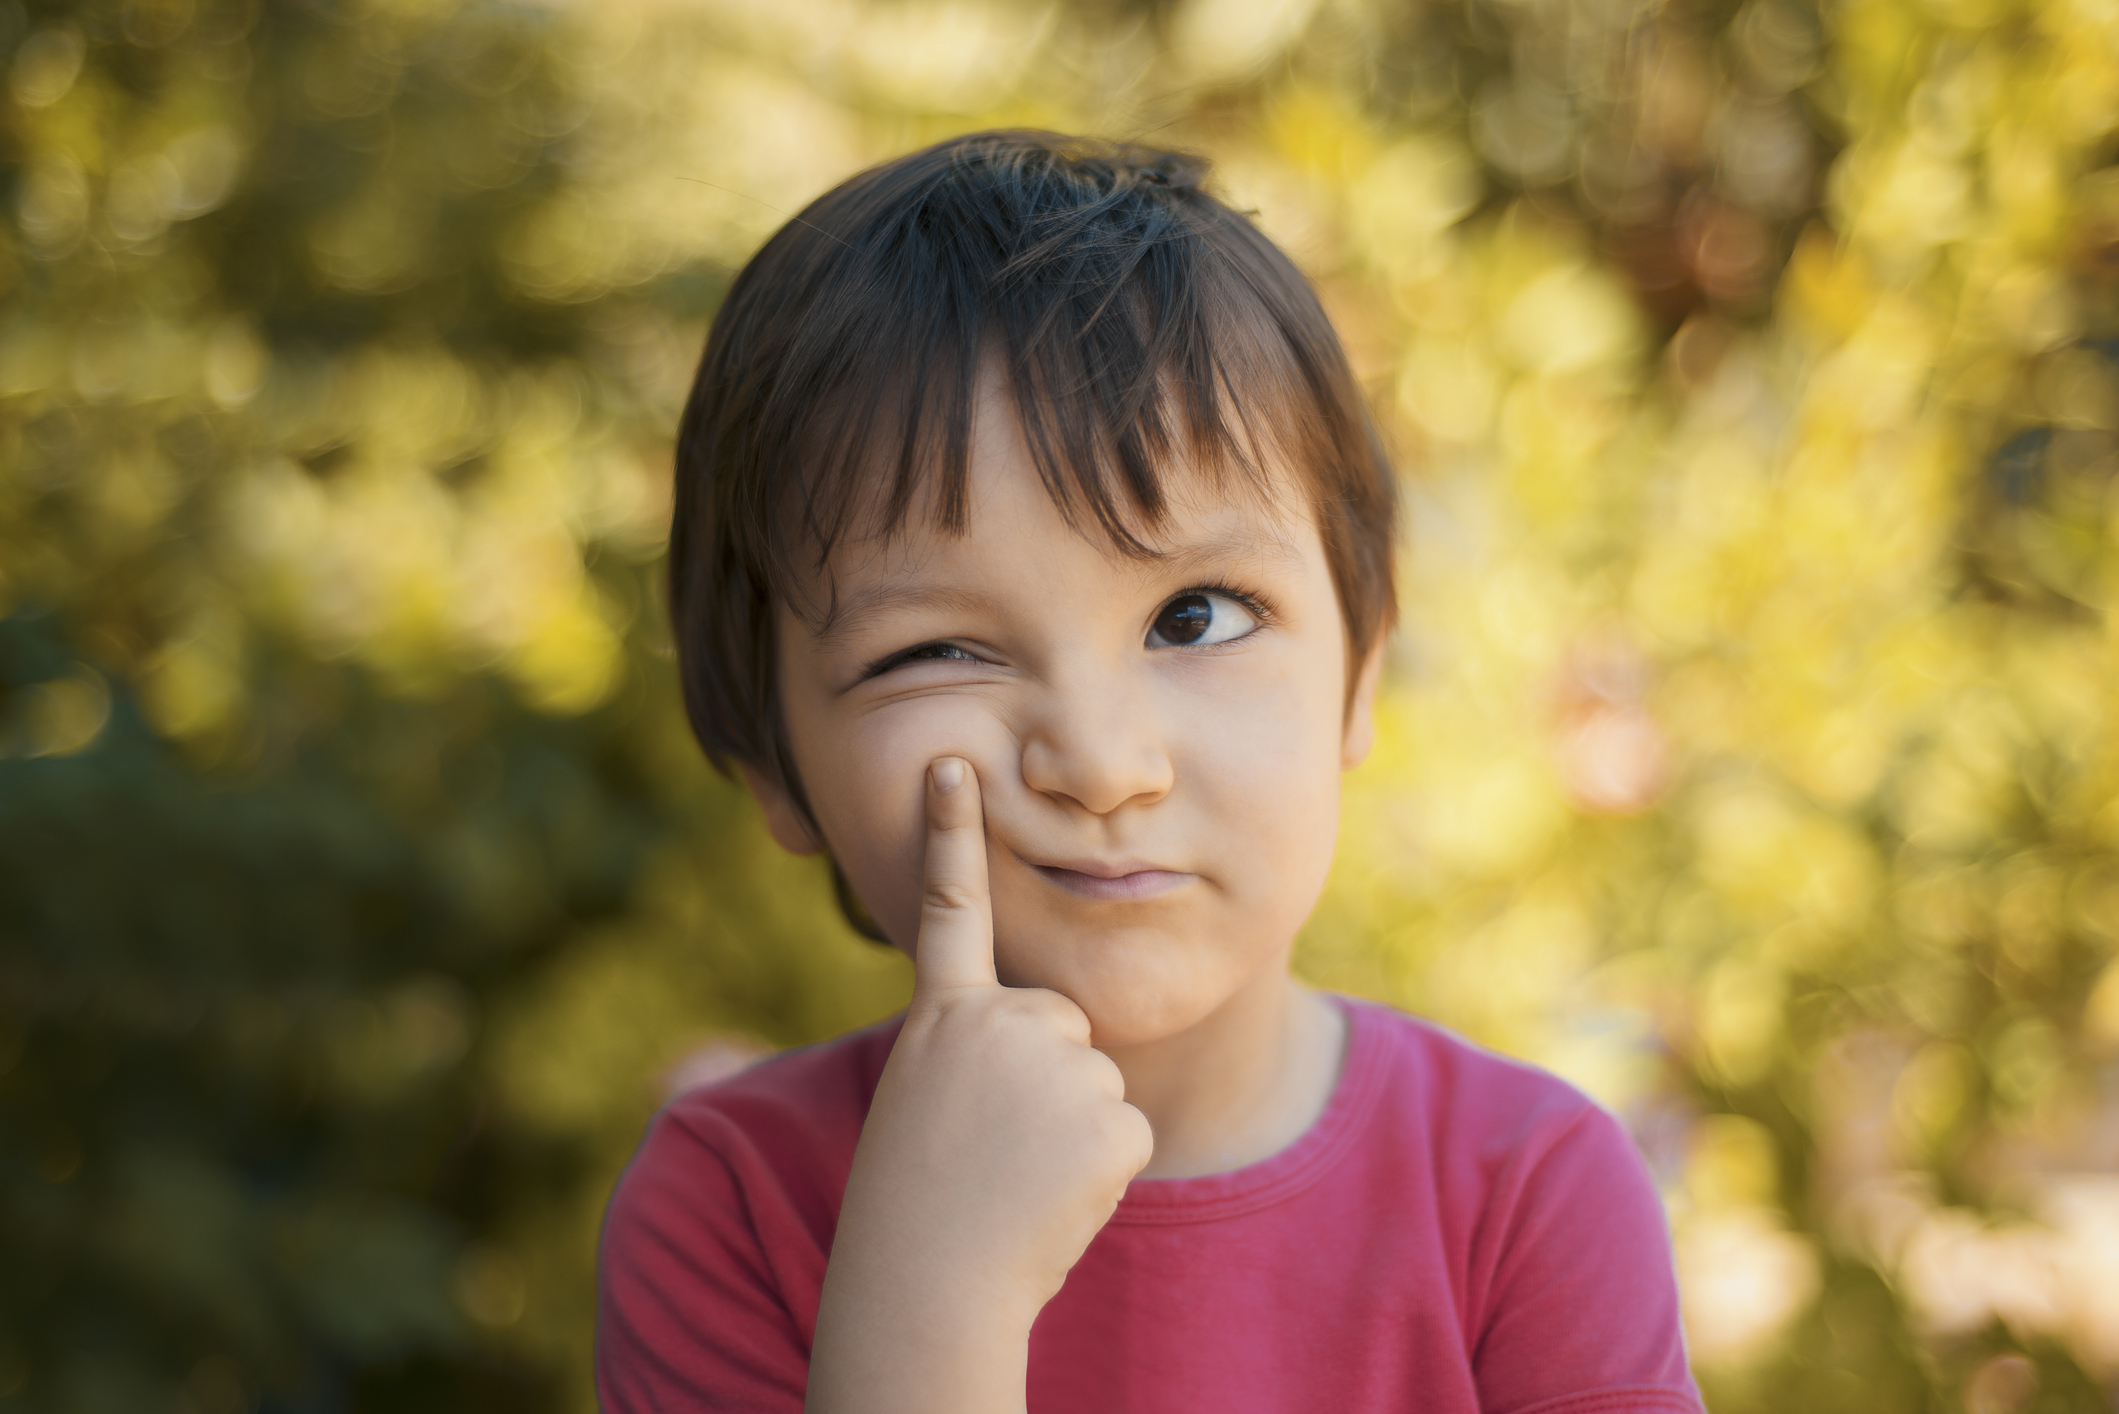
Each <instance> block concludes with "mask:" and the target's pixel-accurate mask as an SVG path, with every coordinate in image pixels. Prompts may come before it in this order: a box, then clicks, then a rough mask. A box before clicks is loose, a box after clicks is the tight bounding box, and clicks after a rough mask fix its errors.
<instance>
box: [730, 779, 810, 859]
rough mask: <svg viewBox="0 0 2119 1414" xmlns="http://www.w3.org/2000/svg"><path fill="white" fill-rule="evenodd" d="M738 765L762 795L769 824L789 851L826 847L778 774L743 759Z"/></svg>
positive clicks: (775, 837)
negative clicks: (760, 768) (762, 769)
mask: <svg viewBox="0 0 2119 1414" xmlns="http://www.w3.org/2000/svg"><path fill="white" fill-rule="evenodd" d="M736 766H737V769H738V770H740V771H742V772H743V780H744V782H745V784H747V785H748V786H749V787H750V793H751V794H752V795H754V796H756V797H757V798H758V804H759V806H760V807H761V808H762V809H763V810H764V811H765V828H766V830H767V831H768V832H770V833H771V835H772V837H773V842H774V843H776V844H778V845H779V846H780V848H782V849H784V850H786V851H787V852H788V853H789V854H815V853H816V852H817V851H818V850H820V849H822V848H823V847H824V842H823V841H822V840H820V839H818V838H817V832H816V831H815V830H812V829H811V828H810V827H809V821H807V820H805V819H803V818H802V812H801V811H800V810H799V809H797V808H796V807H795V798H794V797H793V796H792V795H790V794H788V791H787V787H786V786H784V785H782V784H780V781H779V779H778V778H777V777H775V776H772V775H769V774H767V773H766V772H764V771H761V770H759V769H758V768H757V767H756V766H753V765H751V764H750V762H748V761H739V762H737V763H736Z"/></svg>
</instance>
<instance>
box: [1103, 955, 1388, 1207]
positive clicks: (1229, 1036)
mask: <svg viewBox="0 0 2119 1414" xmlns="http://www.w3.org/2000/svg"><path fill="white" fill-rule="evenodd" d="M1345 1029H1346V1022H1345V1018H1344V1017H1343V1016H1342V1015H1341V1014H1340V1011H1339V1009H1338V1008H1337V1007H1336V1006H1333V1005H1332V1004H1331V1003H1330V1002H1328V1001H1326V1000H1325V999H1324V998H1322V997H1320V996H1318V995H1317V994H1316V993H1315V992H1312V991H1310V990H1308V989H1307V988H1305V987H1302V986H1300V985H1298V984H1297V983H1296V982H1295V981H1294V979H1293V978H1291V977H1289V976H1288V975H1287V973H1286V972H1285V971H1284V970H1277V969H1276V970H1273V971H1270V972H1268V974H1267V975H1266V976H1264V977H1262V978H1261V979H1260V982H1259V985H1257V986H1253V987H1246V988H1245V989H1244V990H1243V991H1241V992H1239V993H1237V994H1236V995H1235V996H1233V997H1231V998H1230V999H1229V1000H1228V1001H1227V1002H1225V1003H1223V1004H1222V1006H1221V1007H1220V1008H1218V1009H1217V1010H1215V1011H1214V1012H1213V1013H1211V1014H1210V1015H1208V1016H1207V1017H1206V1018H1205V1019H1203V1020H1201V1021H1200V1022H1198V1023H1197V1024H1195V1025H1193V1026H1191V1027H1189V1028H1187V1029H1186V1030H1183V1031H1180V1032H1178V1033H1177V1034H1176V1035H1174V1036H1166V1037H1163V1038H1162V1039H1161V1040H1157V1041H1150V1042H1145V1043H1143V1044H1141V1045H1136V1046H1116V1047H1111V1048H1108V1049H1107V1050H1106V1051H1105V1054H1106V1055H1108V1056H1110V1057H1111V1059H1112V1061H1113V1062H1115V1063H1116V1064H1117V1066H1118V1069H1119V1073H1120V1074H1121V1075H1123V1076H1124V1077H1125V1081H1126V1100H1127V1101H1128V1103H1130V1104H1132V1105H1134V1106H1135V1107H1136V1108H1138V1109H1139V1110H1140V1111H1141V1113H1142V1114H1145V1115H1146V1116H1147V1117H1148V1123H1149V1125H1150V1126H1151V1127H1152V1128H1153V1129H1154V1131H1155V1157H1154V1158H1153V1159H1152V1160H1151V1161H1150V1162H1149V1164H1148V1166H1147V1167H1146V1168H1145V1169H1143V1170H1141V1173H1140V1176H1141V1177H1142V1178H1192V1177H1197V1176H1198V1175H1201V1174H1209V1173H1226V1172H1228V1171H1229V1170H1231V1169H1238V1168H1242V1167H1244V1166H1245V1165H1246V1164H1253V1163H1256V1162H1258V1161H1259V1160H1260V1159H1264V1158H1267V1157H1269V1156H1271V1155H1273V1154H1276V1153H1278V1152H1279V1151H1280V1150H1282V1149H1284V1148H1286V1147H1287V1146H1288V1145H1289V1144H1292V1143H1293V1142H1294V1141H1295V1140H1296V1139H1297V1138H1298V1137H1300V1136H1301V1134H1302V1133H1303V1131H1304V1130H1306V1129H1308V1128H1309V1127H1310V1126H1311V1125H1312V1124H1314V1123H1315V1122H1316V1120H1317V1117H1318V1115H1320V1114H1321V1113H1323V1111H1324V1107H1325V1104H1326V1102H1327V1101H1328V1100H1330V1098H1331V1094H1332V1087H1333V1085H1334V1084H1335V1083H1337V1081H1338V1078H1339V1064H1340V1058H1341V1053H1342V1051H1343V1050H1344V1043H1345V1036H1344V1033H1345Z"/></svg>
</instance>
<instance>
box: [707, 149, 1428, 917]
mask: <svg viewBox="0 0 2119 1414" xmlns="http://www.w3.org/2000/svg"><path fill="white" fill-rule="evenodd" d="M1205 173H1206V163H1205V162H1204V161H1202V160H1201V159H1199V158H1197V157H1192V156H1189V155H1185V154H1181V153H1173V152H1159V151H1153V150H1150V149H1147V148H1141V147H1133V146H1124V145H1119V144H1112V143H1103V142H1094V141H1089V140H1085V139H1081V138H1071V137H1064V136H1061V135H1059V134H1056V133H1043V132H1026V131H1007V132H986V133H975V134H972V135H971V136H968V137H960V138H955V139H952V140H950V141H948V142H944V143H939V144H937V145H935V146H933V147H930V148H927V149H925V150H923V151H920V152H915V153H912V154H911V155H910V156H906V157H900V158H898V159H896V160H895V161H891V162H886V163H884V164H882V165H881V166H879V167H873V168H870V169H869V170H868V171H866V172H863V173H861V174H860V175H858V176H856V177H853V178H852V179H850V180H848V181H846V182H844V183H842V184H841V185H839V186H838V187H836V188H834V189H833V190H831V191H830V192H828V193H826V194H825V195H824V196H821V197H819V198H818V199H817V200H816V201H815V202H813V203H811V204H810V206H809V207H808V208H806V209H805V210H804V211H803V212H802V214H801V215H799V216H797V217H795V218H794V219H793V220H792V221H790V222H788V223H787V224H786V225H785V226H782V227H781V228H780V230H779V231H778V232H777V233H776V234H775V235H774V236H773V237H772V239H770V240H769V241H767V242H766V243H765V245H764V247H763V248H762V249H760V250H759V252H758V253H757V255H755V256H753V257H752V258H751V261H750V263H749V264H748V265H746V266H745V267H744V268H743V271H742V273H741V274H739V275H738V276H737V277H736V279H735V282H734V283H733V284H732V285H731V286H730V288H729V292H728V297H727V299H726V300H725V301H724V302H723V303H722V305H721V309H720V312H719V313H718V314H717V315H716V316H715V318H714V326H713V332H712V333H711V334H710V335H709V336H708V338H707V344H706V353H705V356H704V357H703V358H702V359H701V360H700V363H699V374H698V377H697V379H696V380H695V381H694V383H693V385H692V392H691V398H690V401H689V402H688V403H687V404H686V406H685V410H684V418H683V422H682V424H681V426H680V428H679V432H678V440H677V486H676V506H675V517H674V522H673V524H672V526H671V530H670V616H671V621H672V626H673V628H674V630H675V636H676V645H677V656H678V665H679V669H680V672H681V675H682V680H683V684H684V702H685V708H686V710H687V712H689V714H690V716H691V723H692V729H693V731H694V732H696V733H697V734H698V737H699V741H700V744H701V745H702V746H704V747H705V749H706V754H707V755H708V757H709V758H711V759H712V760H713V762H714V763H715V765H717V766H719V767H721V768H723V769H726V768H727V767H728V766H729V765H730V764H731V763H732V762H734V761H741V762H746V763H748V764H750V765H752V766H754V767H756V768H758V769H761V770H763V771H765V772H767V773H768V774H771V775H773V776H776V777H777V778H778V779H780V780H781V781H783V782H784V783H785V784H786V785H787V787H788V789H789V792H790V794H791V795H792V796H793V798H794V800H795V801H796V803H797V804H798V805H799V806H800V807H801V808H803V809H804V810H805V811H806V810H807V802H806V797H805V795H804V793H803V790H802V785H801V782H800V780H799V778H798V777H797V776H796V774H795V771H794V763H793V761H792V759H791V757H790V756H789V754H788V750H787V744H786V740H785V735H784V732H783V731H782V726H781V717H780V710H779V703H778V687H777V674H776V672H775V661H776V658H775V644H774V606H775V604H781V603H784V604H787V605H789V606H790V608H792V609H794V610H795V611H796V612H797V613H798V614H799V615H800V616H802V617H804V618H806V619H810V620H813V621H814V620H818V619H821V618H822V617H824V616H826V615H828V614H829V613H830V612H831V611H832V605H831V601H830V598H829V592H828V590H827V595H826V598H825V599H824V601H823V602H821V603H820V602H818V601H817V600H816V599H815V598H814V596H804V595H803V594H802V592H801V585H802V584H803V583H804V582H805V581H806V580H808V579H809V578H810V577H811V576H814V575H815V574H817V573H818V572H820V571H822V570H823V569H824V567H825V563H826V560H827V559H828V557H829V555H830V553H831V550H832V547H833V546H834V545H835V544H837V543H838V542H839V541H840V539H841V538H842V537H844V536H846V535H847V534H849V533H862V532H880V533H883V534H886V535H887V534H891V533H894V532H895V531H897V530H898V529H899V528H900V527H901V526H902V525H903V524H904V522H905V519H906V517H907V516H908V515H909V514H911V512H912V509H913V507H914V505H915V504H916V503H920V504H924V505H927V506H931V507H932V508H933V514H934V515H935V517H936V519H937V521H938V522H939V524H940V526H941V528H942V529H943V530H945V531H948V532H959V531H961V530H962V529H963V527H964V525H965V517H966V483H967V479H968V463H969V444H970V433H971V419H972V408H973V406H974V404H975V402H976V394H977V387H978V379H979V376H980V371H981V368H982V366H985V365H986V364H987V363H988V362H989V361H993V366H996V367H998V368H999V369H1000V370H1001V372H1002V376H1003V378H1004V380H1005V384H1006V387H1007V389H1008V392H1009V394H1010V396H1011V398H1012V400H1013V403H1014V408H1015V412H1016V415H1017V417H1018V418H1019V419H1020V421H1021V424H1022V429H1023V434H1024V439H1025V441H1026V442H1027V444H1028V447H1029V450H1030V453H1031V456H1032V459H1033V460H1034V461H1035V463H1036V465H1037V468H1038V472H1039V474H1040V475H1041V476H1042V477H1043V479H1044V482H1045V486H1046V489H1047V490H1048V491H1049V493H1050V494H1051V496H1052V498H1053V501H1054V503H1055V504H1056V505H1057V506H1058V507H1059V509H1060V511H1061V512H1062V514H1064V515H1065V516H1066V518H1067V520H1068V522H1069V523H1070V524H1072V525H1074V526H1075V527H1076V528H1077V529H1080V530H1082V531H1083V532H1084V533H1095V534H1099V535H1101V536H1103V537H1105V538H1106V539H1107V540H1108V541H1109V542H1110V543H1111V544H1112V545H1113V546H1115V547H1116V548H1118V549H1119V550H1121V551H1123V552H1125V553H1128V554H1137V555H1152V554H1153V553H1154V551H1153V549H1152V547H1151V546H1150V545H1148V544H1147V543H1145V542H1144V541H1142V540H1141V539H1140V538H1139V536H1138V535H1137V534H1136V531H1135V527H1145V528H1147V529H1151V530H1152V529H1153V527H1154V526H1155V525H1157V524H1158V523H1159V521H1160V520H1161V518H1162V516H1163V515H1164V514H1165V511H1166V507H1167V504H1168V493H1167V491H1166V489H1165V485H1164V479H1165V476H1166V475H1167V474H1168V473H1169V472H1170V470H1171V468H1172V467H1173V466H1175V465H1177V464H1178V462H1179V461H1180V460H1182V462H1183V464H1184V465H1185V466H1187V467H1188V468H1196V469H1200V470H1204V471H1206V472H1208V473H1210V474H1213V475H1215V476H1217V477H1222V478H1236V479H1238V480H1241V481H1242V482H1244V483H1247V484H1249V485H1251V486H1254V487H1257V488H1259V489H1261V490H1264V491H1265V492H1267V493H1268V494H1270V493H1271V492H1272V490H1273V489H1274V487H1273V483H1272V479H1271V476H1270V474H1269V469H1268V465H1267V464H1268V463H1269V462H1271V461H1280V462H1284V463H1286V464H1287V465H1290V466H1292V467H1293V468H1295V469H1296V473H1297V475H1298V476H1299V477H1300V478H1301V481H1302V485H1303V488H1304V489H1305V490H1306V492H1307V493H1308V495H1309V498H1310V502H1311V510H1312V512H1313V514H1314V516H1315V519H1316V523H1317V526H1318V530H1319V532H1320V534H1321V536H1322V538H1323V542H1324V550H1325V554H1326V557H1327V558H1328V560H1329V562H1330V564H1331V570H1332V576H1333V582H1334V586H1335V588H1336V589H1337V591H1338V596H1339V605H1340V610H1341V613H1342V614H1343V615H1344V617H1345V621H1346V632H1347V640H1348V645H1349V648H1350V650H1351V651H1350V653H1349V657H1348V672H1349V674H1350V676H1349V687H1350V688H1351V685H1352V677H1351V675H1352V674H1353V673H1355V672H1358V671H1359V666H1360V663H1361V660H1362V659H1363V657H1365V656H1366V654H1367V652H1368V650H1369V649H1370V648H1371V647H1372V646H1373V645H1374V644H1375V643H1376V641H1377V640H1378V638H1379V637H1380V636H1381V635H1382V634H1383V633H1384V632H1385V631H1386V630H1387V629H1388V628H1389V626H1390V623H1391V620H1392V619H1393V617H1394V614H1395V603H1394V599H1393V595H1392V584H1391V548H1392V542H1393V535H1394V525H1393V518H1394V507H1395V496H1394V485H1395V483H1394V481H1393V479H1392V475H1391V470H1390V466H1389V464H1388V462H1387V461H1386V459H1385V457H1384V454H1383V451H1382V449H1381V447H1380V445H1379V444H1378V442H1377V440H1376V437H1375V434H1374V431H1373V429H1372V428H1371V426H1370V424H1369V421H1368V418H1367V415H1366V413H1365V412H1364V410H1363V407H1362V401H1361V396H1360V391H1359V389H1358V388H1357V387H1356V386H1355V383H1354V379H1353V375H1352V373H1351V372H1350V370H1349V369H1348V367H1347V362H1346V355H1345V353H1344V351H1343V350H1342V349H1341V348H1340V345H1339V340H1338V336H1337V335H1336V334H1334V333H1333V331H1332V326H1331V324H1330V322H1329V321H1328V320H1327V319H1326V318H1325V315H1324V310H1323V308H1322V307H1321V306H1320V305H1319V304H1318V302H1317V297H1316V295H1315V294H1314V293H1313V292H1312V291H1311V289H1310V287H1309V284H1308V283H1307V282H1306V281H1305V280H1304V279H1303V277H1302V275H1301V273H1300V272H1298V271H1297V270H1296V269H1295V267H1294V265H1293V264H1292V263H1291V262H1290V261H1289V260H1288V258H1287V256H1286V255H1284V254H1282V253H1281V251H1280V250H1279V249H1278V248H1277V247H1276V246H1274V245H1273V243H1272V242H1271V241H1269V240H1267V239H1266V238H1265V237H1264V236H1263V235H1261V234H1260V233H1259V232H1258V230H1257V228H1255V227H1254V226H1252V225H1251V223H1250V222H1249V221H1247V220H1246V219H1244V217H1243V216H1241V215H1239V214H1238V213H1236V212H1234V211H1231V210H1230V209H1229V208H1228V207H1227V206H1224V205H1223V204H1222V203H1221V202H1220V201H1218V200H1216V199H1215V198H1214V197H1213V196H1212V195H1210V194H1209V193H1208V192H1206V191H1205V190H1204V189H1202V187H1201V185H1200V183H1201V179H1202V178H1203V177H1204V175H1205ZM844 894H845V889H844V883H843V880H842V881H841V896H842V901H843V900H844ZM854 913H855V910H853V909H851V908H849V914H850V915H853V914H854ZM856 926H859V920H858V918H856ZM864 931H865V930H864Z"/></svg>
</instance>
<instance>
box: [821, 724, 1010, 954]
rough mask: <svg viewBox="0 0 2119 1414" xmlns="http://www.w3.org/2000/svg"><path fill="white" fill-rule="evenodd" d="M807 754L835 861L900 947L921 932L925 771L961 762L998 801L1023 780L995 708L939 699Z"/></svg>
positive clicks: (829, 739) (856, 728) (833, 737)
mask: <svg viewBox="0 0 2119 1414" xmlns="http://www.w3.org/2000/svg"><path fill="white" fill-rule="evenodd" d="M821 746H822V750H820V751H818V752H815V753H811V752H801V753H800V760H801V766H802V774H803V780H804V784H805V786H807V787H808V789H809V792H810V802H811V805H812V807H813V808H814V809H815V811H816V813H817V821H818V824H819V825H820V826H822V828H823V831H824V838H825V842H826V843H827V845H829V847H830V849H831V852H832V857H833V858H834V859H835V860H837V861H838V864H839V867H840V868H841V869H843V870H845V871H846V877H847V879H848V880H849V881H850V882H851V883H852V884H853V887H854V892H855V893H857V894H859V895H860V897H861V901H862V903H864V904H865V905H867V907H868V910H869V912H870V913H871V914H872V915H873V916H874V917H875V920H876V922H878V923H879V924H881V925H882V927H883V931H884V932H885V933H887V934H888V935H889V936H890V938H891V940H892V941H893V942H895V943H896V944H897V945H898V946H899V947H901V948H903V947H907V946H909V945H910V943H911V942H912V939H913V936H914V934H915V933H916V932H917V931H918V926H919V908H920V876H921V868H922V865H923V863H924V861H925V858H926V852H927V808H926V800H927V767H928V765H929V763H931V762H933V761H934V760H935V759H936V758H938V757H942V756H961V757H963V758H964V759H965V760H967V761H969V762H970V763H971V766H972V769H973V770H974V771H976V772H978V776H979V784H980V787H981V790H982V793H983V795H984V796H985V798H986V799H987V800H988V801H991V799H992V798H993V796H994V795H995V794H996V793H997V791H998V788H999V786H1000V783H1001V782H1004V781H1006V780H1008V779H1011V777H1010V776H1009V775H1008V774H1007V773H1008V772H1011V771H1013V772H1016V773H1017V774H1020V767H1019V765H1018V757H1019V755H1020V751H1019V748H1018V746H1017V744H1016V738H1015V735H1014V733H1013V732H1011V731H1010V730H1009V729H1008V728H1007V726H1006V725H1005V724H1004V723H1003V722H1002V720H1001V718H1000V716H999V714H998V713H997V712H996V711H995V710H994V709H993V708H992V707H991V706H990V705H989V704H987V703H984V702H982V701H979V700H978V699H976V698H970V697H962V696H936V697H931V698H922V699H918V700H915V701H911V702H903V703H897V704H894V705H892V706H889V707H885V708H881V709H879V710H877V711H875V712H872V713H870V714H869V715H867V716H865V717H863V718H861V719H860V720H859V721H857V722H855V723H853V724H852V725H851V727H850V729H847V730H844V731H841V732H838V733H836V734H825V740H824V741H823V742H822V743H821Z"/></svg>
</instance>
